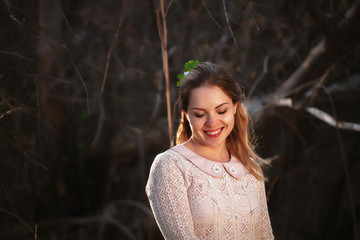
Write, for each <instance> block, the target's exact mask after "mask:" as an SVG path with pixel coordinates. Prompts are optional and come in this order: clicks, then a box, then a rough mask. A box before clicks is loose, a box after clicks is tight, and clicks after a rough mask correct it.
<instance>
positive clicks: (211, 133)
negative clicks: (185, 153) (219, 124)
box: [206, 129, 221, 135]
mask: <svg viewBox="0 0 360 240" xmlns="http://www.w3.org/2000/svg"><path fill="white" fill-rule="evenodd" d="M220 131H221V129H218V130H216V131H206V133H207V134H209V135H216V134H218V133H219V132H220Z"/></svg>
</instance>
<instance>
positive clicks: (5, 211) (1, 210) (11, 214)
mask: <svg viewBox="0 0 360 240" xmlns="http://www.w3.org/2000/svg"><path fill="white" fill-rule="evenodd" d="M0 212H4V213H7V214H9V215H10V216H12V217H14V218H16V219H17V220H19V221H20V222H21V223H22V224H23V225H24V226H25V228H26V229H28V230H29V231H30V232H31V233H32V234H33V235H34V236H35V232H34V231H33V230H32V229H31V227H30V226H29V225H28V224H27V223H26V222H25V221H24V220H23V219H22V218H21V217H19V216H18V215H16V214H14V213H12V212H10V211H8V210H6V209H4V208H0Z"/></svg>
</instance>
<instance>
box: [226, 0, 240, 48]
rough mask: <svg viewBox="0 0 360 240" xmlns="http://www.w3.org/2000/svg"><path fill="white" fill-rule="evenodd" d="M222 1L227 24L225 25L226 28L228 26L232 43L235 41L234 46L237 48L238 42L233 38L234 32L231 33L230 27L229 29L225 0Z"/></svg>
mask: <svg viewBox="0 0 360 240" xmlns="http://www.w3.org/2000/svg"><path fill="white" fill-rule="evenodd" d="M222 3H223V10H224V14H225V20H226V24H227V26H228V28H229V31H230V33H231V36H232V38H233V40H234V43H235V46H236V48H237V49H239V46H238V44H237V41H236V38H235V36H234V33H233V31H232V29H231V27H230V22H229V17H228V14H227V12H226V4H225V0H222Z"/></svg>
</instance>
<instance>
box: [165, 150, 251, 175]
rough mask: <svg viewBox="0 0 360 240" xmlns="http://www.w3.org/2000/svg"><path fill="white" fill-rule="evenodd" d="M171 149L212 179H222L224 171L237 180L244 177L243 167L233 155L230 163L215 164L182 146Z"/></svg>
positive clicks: (244, 170)
mask: <svg viewBox="0 0 360 240" xmlns="http://www.w3.org/2000/svg"><path fill="white" fill-rule="evenodd" d="M172 149H173V150H174V151H176V152H178V153H179V154H181V155H182V156H184V157H185V158H186V159H188V160H189V161H190V162H192V163H193V164H195V165H196V166H197V167H198V168H200V169H201V170H203V171H204V172H206V173H208V174H210V175H212V176H214V177H222V176H223V174H224V171H226V172H227V173H228V174H230V175H231V176H232V177H234V178H237V179H240V178H242V177H243V176H244V175H245V172H246V169H245V167H244V166H243V164H242V163H241V162H240V161H239V160H237V159H236V158H235V157H234V156H233V155H231V158H230V161H228V162H216V161H211V160H209V159H206V158H204V157H202V156H200V155H198V154H196V153H194V152H193V151H191V150H190V149H188V148H187V147H185V146H184V145H182V144H179V145H176V146H175V147H173V148H172Z"/></svg>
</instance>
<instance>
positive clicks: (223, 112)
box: [218, 110, 227, 114]
mask: <svg viewBox="0 0 360 240" xmlns="http://www.w3.org/2000/svg"><path fill="white" fill-rule="evenodd" d="M226 111H227V110H225V111H222V112H218V113H219V114H225V113H226Z"/></svg>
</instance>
